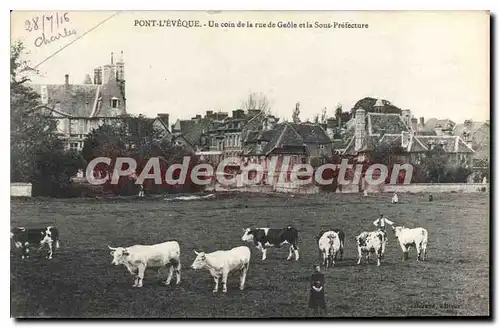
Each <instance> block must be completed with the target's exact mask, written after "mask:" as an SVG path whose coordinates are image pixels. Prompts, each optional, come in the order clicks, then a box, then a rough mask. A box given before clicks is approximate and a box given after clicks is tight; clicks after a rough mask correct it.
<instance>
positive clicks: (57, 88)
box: [31, 84, 116, 117]
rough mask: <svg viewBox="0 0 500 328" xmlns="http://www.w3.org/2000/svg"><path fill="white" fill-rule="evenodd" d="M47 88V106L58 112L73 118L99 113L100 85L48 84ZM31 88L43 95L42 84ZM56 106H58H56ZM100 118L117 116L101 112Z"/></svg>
mask: <svg viewBox="0 0 500 328" xmlns="http://www.w3.org/2000/svg"><path fill="white" fill-rule="evenodd" d="M44 86H46V87H47V97H48V102H47V106H48V107H50V108H54V107H57V109H58V111H60V112H62V113H64V114H66V115H69V116H72V117H90V116H91V115H92V113H93V112H94V109H95V110H96V112H97V109H98V108H94V107H95V106H97V102H96V97H98V96H99V85H94V84H81V85H79V84H69V85H67V86H66V85H65V84H46V85H44ZM31 87H32V88H33V89H34V90H35V91H36V92H37V93H38V94H41V88H42V85H41V84H33V85H31ZM56 104H58V105H57V106H56ZM98 116H99V117H112V116H116V115H115V114H113V113H108V112H100V113H99V115H98Z"/></svg>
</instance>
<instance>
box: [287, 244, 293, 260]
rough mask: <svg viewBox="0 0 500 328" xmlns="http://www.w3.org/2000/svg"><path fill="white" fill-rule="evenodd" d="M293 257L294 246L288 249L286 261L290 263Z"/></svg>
mask: <svg viewBox="0 0 500 328" xmlns="http://www.w3.org/2000/svg"><path fill="white" fill-rule="evenodd" d="M292 256H293V245H290V247H289V248H288V257H287V258H286V260H287V261H290V260H291V259H292Z"/></svg>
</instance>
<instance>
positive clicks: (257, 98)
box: [241, 92, 271, 113]
mask: <svg viewBox="0 0 500 328" xmlns="http://www.w3.org/2000/svg"><path fill="white" fill-rule="evenodd" d="M241 108H242V109H244V110H249V109H258V110H261V111H264V112H266V113H269V112H270V110H271V105H270V103H269V100H268V99H267V97H266V96H265V95H264V94H263V93H262V92H260V93H256V92H251V93H250V94H249V95H248V98H247V100H245V101H244V102H242V104H241Z"/></svg>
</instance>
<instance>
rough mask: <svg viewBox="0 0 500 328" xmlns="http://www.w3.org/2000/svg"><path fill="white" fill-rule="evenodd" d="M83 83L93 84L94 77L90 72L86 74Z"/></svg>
mask: <svg viewBox="0 0 500 328" xmlns="http://www.w3.org/2000/svg"><path fill="white" fill-rule="evenodd" d="M83 84H92V78H91V77H90V75H89V74H86V75H85V79H84V80H83Z"/></svg>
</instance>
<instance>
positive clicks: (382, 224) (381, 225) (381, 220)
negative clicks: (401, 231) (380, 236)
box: [373, 214, 394, 234]
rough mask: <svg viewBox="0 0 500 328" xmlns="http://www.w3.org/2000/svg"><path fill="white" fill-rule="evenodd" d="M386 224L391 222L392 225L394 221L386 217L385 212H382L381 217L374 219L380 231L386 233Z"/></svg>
mask: <svg viewBox="0 0 500 328" xmlns="http://www.w3.org/2000/svg"><path fill="white" fill-rule="evenodd" d="M386 224H389V225H391V226H392V225H394V222H392V221H391V220H388V219H387V218H385V217H384V215H383V214H380V217H379V218H378V219H376V220H375V221H373V225H374V226H376V227H377V228H378V230H379V231H382V232H384V234H386V232H385V225H386Z"/></svg>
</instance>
